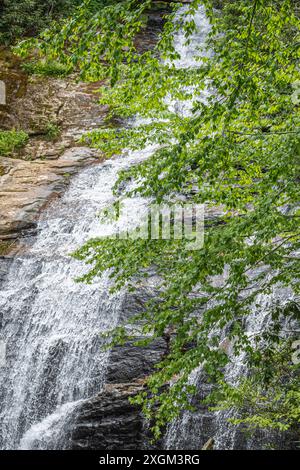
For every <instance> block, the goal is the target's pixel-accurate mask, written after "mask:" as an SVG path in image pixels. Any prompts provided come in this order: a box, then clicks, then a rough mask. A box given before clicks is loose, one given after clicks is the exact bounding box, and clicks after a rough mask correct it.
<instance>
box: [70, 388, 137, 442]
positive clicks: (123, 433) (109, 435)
mask: <svg viewBox="0 0 300 470" xmlns="http://www.w3.org/2000/svg"><path fill="white" fill-rule="evenodd" d="M143 388H144V387H143V383H142V381H141V382H135V383H126V384H111V385H106V386H105V388H104V390H103V392H102V393H100V394H99V395H98V396H97V397H95V398H93V399H91V400H89V401H87V402H85V403H84V404H83V405H82V407H81V409H80V411H79V414H78V416H77V419H76V422H75V425H74V427H73V431H72V434H71V447H70V448H71V449H72V450H80V449H89V450H100V449H105V450H120V449H122V450H135V449H142V448H143V445H144V439H145V437H144V426H143V418H142V415H141V411H140V410H139V408H138V407H137V406H134V405H131V404H130V403H129V398H130V397H134V396H135V395H136V394H137V393H139V392H140V391H142V390H143Z"/></svg>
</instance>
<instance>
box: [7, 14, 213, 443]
mask: <svg viewBox="0 0 300 470" xmlns="http://www.w3.org/2000/svg"><path fill="white" fill-rule="evenodd" d="M187 8H188V6H185V7H182V8H181V9H180V10H179V11H178V14H177V19H180V17H181V16H182V14H184V13H185V12H186V9H187ZM194 20H195V23H196V26H197V31H196V32H195V33H194V34H193V36H192V37H191V38H190V41H189V43H188V44H186V38H185V35H184V33H183V32H182V31H179V32H178V33H177V35H176V37H175V49H176V50H177V52H179V54H180V59H178V60H176V61H175V66H176V67H178V68H187V67H197V66H199V61H197V60H196V56H197V55H198V48H199V47H201V46H204V44H205V39H206V37H207V34H208V32H209V30H210V25H209V21H208V19H207V18H206V16H205V11H204V9H203V8H200V9H199V10H198V12H196V14H195V17H194ZM208 53H209V52H207V54H208ZM190 90H192V91H193V88H192V87H191V88H190ZM209 94H210V91H209V90H208V89H207V90H205V91H203V92H201V95H200V96H199V95H197V92H196V91H195V94H194V100H204V101H205V99H206V97H207V95H209ZM166 100H167V103H168V105H169V107H170V110H172V111H174V112H176V113H179V114H183V115H188V114H189V113H190V112H191V108H192V106H193V100H192V101H190V102H187V101H185V102H180V101H174V100H172V97H171V96H168V97H166ZM152 151H153V149H152V148H151V147H148V148H146V149H144V150H143V151H139V152H127V153H126V152H125V153H124V155H121V156H120V157H117V158H114V159H112V160H110V161H107V162H105V163H102V164H98V165H93V166H92V167H90V168H88V169H85V170H82V172H81V173H80V174H79V175H78V176H76V177H75V178H74V179H73V180H72V182H71V184H70V187H69V189H68V190H67V191H66V193H65V194H64V195H63V196H62V197H61V198H60V199H59V200H57V201H55V202H53V203H52V204H51V206H50V207H49V208H48V209H47V210H46V211H45V212H44V213H43V215H42V216H41V218H40V221H39V223H38V235H37V237H36V240H35V242H34V244H33V245H32V247H31V248H30V249H29V250H28V251H26V252H25V253H23V254H22V253H21V254H19V255H18V256H16V258H15V260H14V262H13V264H12V266H11V268H10V271H9V273H8V276H7V278H6V280H5V282H4V284H3V286H2V290H1V293H0V312H1V317H0V320H1V324H2V327H1V332H0V340H2V341H3V342H5V343H6V351H7V357H6V364H5V366H4V367H2V368H0V384H1V385H0V386H1V392H0V398H1V405H0V429H1V436H0V447H1V448H2V449H17V448H20V449H63V448H67V447H68V444H67V442H65V440H64V430H65V427H66V425H67V424H68V423H69V422H70V421H71V420H72V419H73V417H74V414H76V409H77V407H78V406H79V405H80V404H81V403H82V402H83V401H84V400H86V399H88V398H90V397H92V396H94V395H95V394H97V393H98V392H99V391H100V390H101V387H102V386H103V383H104V380H105V369H106V364H107V361H108V358H109V353H108V352H103V349H101V345H102V339H101V336H100V334H101V333H103V332H105V331H107V330H109V329H111V328H112V327H114V326H116V325H117V324H118V318H119V314H120V312H121V309H122V300H123V296H124V292H120V293H117V294H114V295H111V294H110V293H109V289H110V285H111V282H110V279H109V275H108V273H106V274H105V275H103V276H102V277H101V278H98V279H96V280H95V281H94V283H93V284H91V285H84V284H78V283H76V282H75V281H74V278H75V277H78V276H80V275H82V274H83V273H84V272H85V269H86V268H85V267H84V266H82V263H81V262H78V261H76V260H75V259H73V258H71V257H70V256H69V254H70V253H71V252H72V251H74V250H75V249H76V248H78V247H80V246H81V245H82V244H83V243H84V242H85V241H87V240H88V239H91V238H94V237H97V236H104V235H108V234H111V233H114V231H115V230H116V227H115V225H114V223H113V222H111V223H110V224H106V225H105V224H103V223H101V222H100V220H99V213H100V212H101V211H102V210H103V209H104V208H105V207H107V206H108V205H110V204H111V203H112V202H113V200H114V196H113V193H112V188H113V186H114V183H115V182H116V180H117V175H118V173H119V171H120V170H122V169H124V168H126V167H127V166H130V165H132V164H135V163H137V162H138V161H140V160H141V159H143V158H147V157H148V156H149V155H151V152H152ZM193 377H194V378H193V379H192V380H194V381H196V380H198V377H199V374H198V371H195V373H194V374H193ZM201 423H202V422H198V425H197V426H198V428H199V432H200V433H201V426H202V424H201ZM179 426H181V427H182V428H181V432H182V434H184V433H186V434H187V432H188V431H187V430H188V429H189V427H190V416H189V414H188V413H186V414H185V415H184V416H183V418H182V420H181V421H177V422H175V423H173V424H172V429H173V433H169V437H168V439H167V445H168V447H178V446H179V447H180V444H178V443H176V442H174V439H176V436H178V430H179ZM171 434H172V436H173V437H172V438H171V437H170V435H171ZM195 436H196V438H197V433H195ZM190 440H191V438H190ZM178 442H179V439H178ZM177 444H178V445H177ZM196 448H197V447H196Z"/></svg>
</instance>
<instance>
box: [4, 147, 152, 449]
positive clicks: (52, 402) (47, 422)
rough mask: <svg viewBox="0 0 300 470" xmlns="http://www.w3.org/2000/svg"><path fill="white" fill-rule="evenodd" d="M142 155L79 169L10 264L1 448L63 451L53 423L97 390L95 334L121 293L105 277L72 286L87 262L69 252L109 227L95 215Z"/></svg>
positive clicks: (99, 352)
mask: <svg viewBox="0 0 300 470" xmlns="http://www.w3.org/2000/svg"><path fill="white" fill-rule="evenodd" d="M148 154H149V149H145V150H144V151H143V152H139V153H137V152H131V153H130V154H129V155H128V156H127V157H126V158H125V157H120V158H116V159H112V160H110V161H107V162H105V163H102V164H97V165H93V166H92V167H90V168H88V169H85V170H83V171H82V172H81V173H80V174H79V175H78V176H77V177H75V178H74V179H73V180H72V182H71V184H70V187H69V189H68V190H67V191H66V193H65V194H64V195H63V197H62V198H61V199H58V200H57V201H56V202H54V203H52V205H51V206H50V207H49V209H48V210H47V211H46V212H44V213H43V215H42V217H41V219H40V221H39V223H38V235H37V237H36V240H35V242H34V244H33V245H32V247H31V248H30V249H29V250H28V251H26V252H25V253H23V254H22V253H21V254H20V255H18V256H16V257H15V259H14V262H13V263H12V266H11V268H10V271H9V273H8V275H7V278H6V280H5V282H4V284H3V285H2V288H1V292H0V312H1V317H0V319H1V332H0V340H1V341H3V342H4V343H5V344H6V363H5V365H4V367H1V368H0V387H1V392H0V397H1V405H0V429H1V435H0V447H1V448H2V449H17V448H18V447H19V446H21V448H27V449H31V448H44V449H48V448H55V447H56V446H57V445H59V446H60V448H64V445H65V444H64V442H63V441H62V440H61V438H59V444H58V443H57V442H56V441H55V436H57V438H58V436H60V435H61V433H60V432H59V427H60V426H61V427H62V426H63V425H64V422H65V420H66V417H67V416H70V415H71V414H72V412H75V411H76V406H77V405H78V404H79V403H80V402H81V401H82V400H84V399H87V398H88V397H91V396H93V395H95V394H97V392H99V390H101V387H102V385H103V380H104V375H105V366H106V363H107V359H108V352H103V348H101V345H102V341H103V340H102V339H101V333H104V332H105V331H107V330H109V329H111V328H113V327H114V326H116V325H117V323H118V317H119V312H120V309H121V308H122V298H123V292H120V293H117V294H114V295H111V294H109V289H110V285H111V281H110V279H109V275H108V273H106V274H105V275H103V276H102V277H101V278H99V279H96V280H95V282H94V283H93V284H91V285H85V284H81V283H76V282H75V280H74V279H75V278H76V277H78V276H80V275H82V274H84V272H85V269H86V267H85V266H83V265H82V263H81V262H79V261H77V260H75V259H73V258H71V257H70V253H72V252H73V251H74V249H76V248H78V247H80V246H81V245H82V244H83V243H84V242H85V241H87V240H88V239H90V238H93V237H97V236H101V235H105V234H108V233H113V232H114V230H115V227H114V225H113V223H111V224H110V225H109V224H108V225H107V224H106V225H105V224H104V223H101V220H100V219H99V213H101V211H102V210H103V209H104V208H105V207H106V206H107V205H109V204H110V203H111V202H112V201H113V193H112V187H113V185H114V183H115V181H116V179H117V175H118V172H119V171H120V170H121V169H123V168H125V167H126V166H128V165H131V164H134V163H136V162H138V161H139V160H140V159H142V158H145V157H147V155H148ZM50 435H51V436H52V437H51V439H50ZM47 436H48V438H49V439H47Z"/></svg>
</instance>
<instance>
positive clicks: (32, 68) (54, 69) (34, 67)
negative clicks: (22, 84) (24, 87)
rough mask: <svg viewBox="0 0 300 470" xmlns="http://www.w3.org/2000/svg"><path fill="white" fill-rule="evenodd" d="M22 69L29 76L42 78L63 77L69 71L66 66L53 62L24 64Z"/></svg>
mask: <svg viewBox="0 0 300 470" xmlns="http://www.w3.org/2000/svg"><path fill="white" fill-rule="evenodd" d="M22 68H23V70H25V72H27V73H29V74H34V75H40V76H43V77H65V76H67V75H68V74H69V73H70V71H71V70H70V68H69V67H67V66H66V65H64V64H61V63H60V62H56V61H54V60H51V61H42V60H40V61H32V62H26V63H24V64H23V65H22Z"/></svg>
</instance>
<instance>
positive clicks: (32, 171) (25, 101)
mask: <svg viewBox="0 0 300 470" xmlns="http://www.w3.org/2000/svg"><path fill="white" fill-rule="evenodd" d="M0 69H1V71H0V80H2V82H4V83H5V88H6V103H5V104H0V128H2V129H6V130H7V129H12V128H15V129H18V130H23V131H26V132H27V133H28V134H29V137H30V138H29V142H28V144H27V145H26V146H25V147H24V148H23V149H21V150H19V151H18V152H15V153H14V154H13V155H12V156H11V157H12V158H7V157H3V156H1V155H0V214H1V218H0V242H1V240H5V239H15V238H17V237H20V236H21V235H22V233H21V232H22V231H24V230H26V229H29V228H31V227H33V226H34V224H35V221H36V219H37V217H38V215H39V212H40V210H41V209H42V208H43V207H44V206H45V204H46V203H47V202H48V201H49V200H50V199H51V198H52V197H54V196H56V195H57V194H59V193H60V192H61V191H62V190H63V189H64V187H65V185H66V183H67V182H68V179H69V177H70V176H71V175H72V174H74V173H75V172H76V171H77V170H78V169H79V168H80V167H82V166H83V165H86V164H91V162H92V161H95V162H96V161H97V160H96V159H97V158H98V157H99V154H98V152H97V151H95V150H91V149H89V148H88V147H86V146H84V145H83V144H79V143H78V139H79V138H80V137H81V136H82V135H83V134H84V133H85V132H86V131H88V130H91V129H93V128H96V127H98V126H99V125H100V124H101V123H102V122H103V117H104V116H105V114H106V109H105V107H101V106H99V105H98V104H97V100H98V95H97V93H96V90H97V89H98V88H99V86H100V84H99V83H94V84H89V85H87V84H83V83H76V82H75V81H74V80H72V78H70V79H67V80H61V79H48V78H44V77H29V76H27V75H26V74H25V73H24V72H23V71H22V69H21V68H20V61H19V60H18V59H17V58H15V57H13V56H11V54H9V53H8V52H5V51H4V52H3V51H0ZM53 129H54V131H55V133H56V134H57V135H54V136H53V135H51V130H52V131H53ZM98 161H99V160H98Z"/></svg>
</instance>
